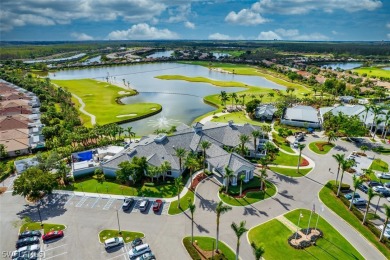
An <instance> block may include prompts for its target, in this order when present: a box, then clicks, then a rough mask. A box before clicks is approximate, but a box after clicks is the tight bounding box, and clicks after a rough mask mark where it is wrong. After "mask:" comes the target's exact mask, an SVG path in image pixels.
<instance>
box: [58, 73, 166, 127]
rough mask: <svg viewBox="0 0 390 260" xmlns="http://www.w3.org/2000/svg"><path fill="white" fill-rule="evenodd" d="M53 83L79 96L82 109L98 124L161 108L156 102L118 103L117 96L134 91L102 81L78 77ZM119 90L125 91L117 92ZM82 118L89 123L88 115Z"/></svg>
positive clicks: (150, 112) (119, 120)
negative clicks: (93, 117)
mask: <svg viewBox="0 0 390 260" xmlns="http://www.w3.org/2000/svg"><path fill="white" fill-rule="evenodd" d="M53 83H55V84H57V85H59V86H61V87H63V88H66V89H68V91H70V92H71V93H73V94H75V95H77V96H78V97H80V98H81V99H82V100H83V102H84V103H85V108H84V109H85V110H86V111H87V112H89V113H91V114H93V115H95V116H96V122H97V123H98V124H100V125H105V124H109V123H115V122H121V121H124V120H129V119H135V118H139V117H143V116H147V115H149V114H153V113H155V112H156V111H159V110H161V105H159V104H156V103H136V104H129V105H122V104H118V103H117V102H116V99H117V98H120V97H125V96H129V95H132V94H135V92H134V91H133V90H125V89H123V88H120V87H118V86H115V85H111V84H109V83H107V82H103V81H96V80H92V79H78V80H53ZM121 91H122V92H127V93H123V94H119V92H121ZM118 116H119V117H118ZM82 119H83V120H87V121H85V122H88V121H89V123H90V118H89V117H88V116H83V117H82ZM87 125H88V124H87Z"/></svg>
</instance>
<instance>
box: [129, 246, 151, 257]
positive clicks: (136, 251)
mask: <svg viewBox="0 0 390 260" xmlns="http://www.w3.org/2000/svg"><path fill="white" fill-rule="evenodd" d="M146 252H150V247H149V245H148V244H142V245H140V246H136V247H134V248H132V249H130V251H129V257H130V259H135V258H136V257H137V256H140V255H143V254H145V253H146Z"/></svg>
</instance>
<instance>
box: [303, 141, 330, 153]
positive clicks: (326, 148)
mask: <svg viewBox="0 0 390 260" xmlns="http://www.w3.org/2000/svg"><path fill="white" fill-rule="evenodd" d="M317 144H320V145H323V151H320V149H319V148H318V146H317ZM333 147H334V144H332V143H330V144H328V142H324V141H318V142H312V143H310V144H309V148H310V150H312V151H313V152H315V153H317V154H327V153H328V152H329V151H330V150H331V149H332V148H333Z"/></svg>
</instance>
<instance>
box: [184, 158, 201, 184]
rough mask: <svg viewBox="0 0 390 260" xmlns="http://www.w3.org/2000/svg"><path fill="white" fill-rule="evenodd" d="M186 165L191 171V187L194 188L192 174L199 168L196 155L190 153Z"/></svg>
mask: <svg viewBox="0 0 390 260" xmlns="http://www.w3.org/2000/svg"><path fill="white" fill-rule="evenodd" d="M184 165H185V166H186V167H187V168H188V169H189V170H190V176H191V177H190V178H191V187H192V174H193V173H194V170H195V169H197V168H198V167H199V162H198V160H197V159H196V157H195V155H194V154H192V153H190V154H188V156H187V158H186V162H185V164H184Z"/></svg>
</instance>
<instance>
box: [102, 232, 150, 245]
mask: <svg viewBox="0 0 390 260" xmlns="http://www.w3.org/2000/svg"><path fill="white" fill-rule="evenodd" d="M104 230H108V229H102V230H100V231H99V233H98V234H97V236H98V241H99V243H100V244H101V245H103V244H104V242H100V236H99V234H100V233H102V232H103V231H104ZM111 230H114V231H115V229H111ZM118 231H119V230H118ZM121 231H124V232H137V233H142V234H144V233H143V232H138V231H126V230H121ZM145 238H146V236H145V234H144V236H143V237H141V239H145ZM107 239H108V238H107ZM128 243H131V241H130V242H127V243H126V242H125V241H123V244H125V245H126V244H128Z"/></svg>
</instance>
